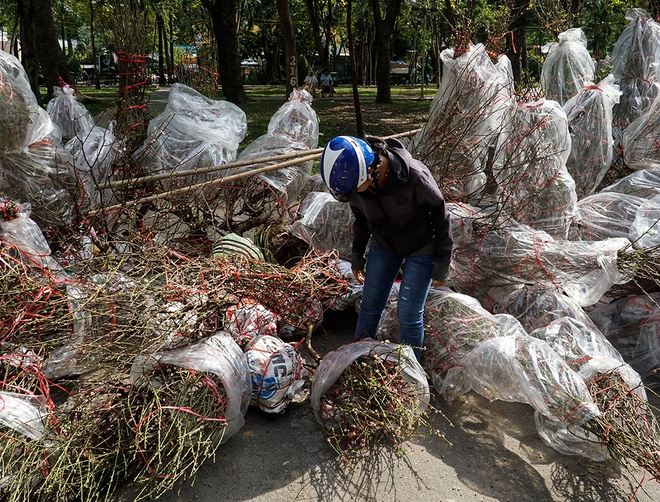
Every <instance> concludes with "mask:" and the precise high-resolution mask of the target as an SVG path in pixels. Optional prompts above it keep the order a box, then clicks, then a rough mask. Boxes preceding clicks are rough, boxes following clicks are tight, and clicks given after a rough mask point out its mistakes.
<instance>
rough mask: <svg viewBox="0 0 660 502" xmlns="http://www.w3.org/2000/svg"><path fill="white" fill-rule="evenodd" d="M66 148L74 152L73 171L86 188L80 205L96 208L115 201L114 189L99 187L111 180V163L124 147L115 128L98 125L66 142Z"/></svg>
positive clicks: (72, 154) (72, 155)
mask: <svg viewBox="0 0 660 502" xmlns="http://www.w3.org/2000/svg"><path fill="white" fill-rule="evenodd" d="M64 147H65V148H66V149H67V150H68V151H69V152H70V153H71V157H72V160H73V167H74V170H75V172H76V175H77V176H78V178H79V179H80V181H81V183H82V185H83V187H84V193H83V194H82V195H81V199H82V200H81V202H80V204H79V205H80V206H82V207H89V208H93V207H97V206H99V205H101V204H106V205H107V204H109V203H112V202H113V201H114V196H113V193H112V190H110V189H106V190H103V191H101V190H99V188H98V187H99V186H100V185H103V184H104V183H106V182H107V181H109V180H110V177H111V175H112V165H113V163H114V161H115V160H116V159H117V157H118V156H119V154H120V152H121V149H122V145H121V143H120V141H119V140H118V139H117V138H116V137H115V135H114V134H113V132H112V129H111V128H108V129H106V128H104V127H99V126H95V127H93V128H92V129H91V130H90V131H89V132H88V133H87V134H86V135H85V136H84V137H82V138H81V137H78V136H75V137H73V138H72V139H70V140H69V141H67V142H66V144H65V145H64Z"/></svg>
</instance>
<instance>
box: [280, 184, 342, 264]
mask: <svg viewBox="0 0 660 502" xmlns="http://www.w3.org/2000/svg"><path fill="white" fill-rule="evenodd" d="M298 214H299V215H300V217H299V218H297V219H296V220H295V221H294V222H293V223H291V227H290V229H291V233H292V234H293V235H295V236H296V237H298V238H299V239H302V240H304V241H305V242H306V243H307V244H309V245H310V246H312V247H314V248H316V249H320V250H322V251H330V250H332V249H336V250H337V251H339V255H340V256H342V257H350V255H351V245H352V242H353V239H352V237H351V235H352V233H351V232H352V228H353V213H352V212H351V210H350V208H349V206H348V204H346V203H345V202H339V201H337V200H335V198H334V197H333V196H332V195H330V194H329V193H328V192H311V193H310V194H308V195H307V196H306V197H305V198H304V199H303V201H302V202H301V203H300V208H299V209H298Z"/></svg>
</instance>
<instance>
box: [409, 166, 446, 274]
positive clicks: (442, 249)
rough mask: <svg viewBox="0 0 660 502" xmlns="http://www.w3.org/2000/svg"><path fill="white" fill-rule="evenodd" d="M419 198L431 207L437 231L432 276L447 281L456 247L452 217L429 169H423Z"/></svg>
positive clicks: (435, 230) (432, 220)
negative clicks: (452, 231) (452, 229)
mask: <svg viewBox="0 0 660 502" xmlns="http://www.w3.org/2000/svg"><path fill="white" fill-rule="evenodd" d="M417 200H418V201H419V202H420V204H424V205H426V206H428V207H429V212H430V214H431V222H432V224H433V230H434V233H435V249H434V254H435V264H434V266H433V271H432V272H431V277H432V278H433V279H434V280H438V281H446V280H447V279H449V264H450V263H451V253H452V250H453V247H454V239H453V236H452V233H451V217H450V214H449V211H447V206H446V204H445V199H444V197H443V196H442V193H441V192H440V189H439V188H438V185H437V183H436V182H435V180H434V179H433V177H432V176H431V173H430V172H429V171H428V170H425V171H423V173H422V175H421V179H420V183H419V185H418V190H417Z"/></svg>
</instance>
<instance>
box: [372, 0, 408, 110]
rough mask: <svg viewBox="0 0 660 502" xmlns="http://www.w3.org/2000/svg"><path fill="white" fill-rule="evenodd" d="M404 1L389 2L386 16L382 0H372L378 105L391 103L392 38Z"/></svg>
mask: <svg viewBox="0 0 660 502" xmlns="http://www.w3.org/2000/svg"><path fill="white" fill-rule="evenodd" d="M401 2H402V0H387V5H386V8H385V16H384V17H383V13H382V11H381V5H380V0H371V8H372V11H373V15H374V25H375V27H376V103H390V102H391V101H392V89H391V87H390V37H391V36H392V32H393V31H394V25H395V24H396V20H397V17H398V16H399V13H400V12H401Z"/></svg>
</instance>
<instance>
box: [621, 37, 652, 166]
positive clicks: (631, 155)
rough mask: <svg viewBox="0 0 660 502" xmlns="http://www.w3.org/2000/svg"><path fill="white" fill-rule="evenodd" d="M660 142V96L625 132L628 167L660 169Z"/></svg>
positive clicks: (624, 142)
mask: <svg viewBox="0 0 660 502" xmlns="http://www.w3.org/2000/svg"><path fill="white" fill-rule="evenodd" d="M659 43H660V41H659ZM659 64H660V63H659ZM656 85H660V84H657V83H656ZM659 141H660V94H659V95H658V96H656V98H655V100H654V101H653V103H652V104H651V105H650V107H649V109H648V110H647V111H646V112H644V113H643V114H642V115H640V116H639V117H637V118H636V119H635V120H634V121H633V122H632V123H630V125H629V126H628V127H626V128H625V130H624V131H623V138H622V140H621V143H622V147H623V158H624V160H625V161H626V166H628V167H630V168H631V169H660V153H659V152H660V148H658V144H659Z"/></svg>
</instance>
